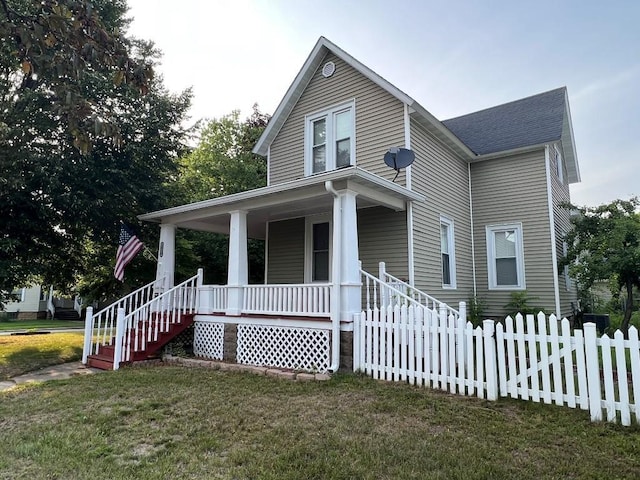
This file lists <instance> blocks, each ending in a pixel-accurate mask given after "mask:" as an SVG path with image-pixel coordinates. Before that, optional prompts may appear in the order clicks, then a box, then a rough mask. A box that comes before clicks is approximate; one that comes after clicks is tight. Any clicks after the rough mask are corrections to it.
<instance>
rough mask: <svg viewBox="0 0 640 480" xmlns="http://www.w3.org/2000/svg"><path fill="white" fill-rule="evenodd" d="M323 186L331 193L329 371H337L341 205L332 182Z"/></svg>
mask: <svg viewBox="0 0 640 480" xmlns="http://www.w3.org/2000/svg"><path fill="white" fill-rule="evenodd" d="M324 188H325V189H326V190H327V192H329V193H331V194H332V195H333V252H332V260H331V280H332V283H333V285H332V287H333V292H332V294H331V340H332V342H331V359H332V362H331V366H330V367H329V371H330V372H332V373H333V372H337V371H338V368H339V367H340V305H341V301H340V284H341V283H342V281H341V278H340V257H341V256H342V205H341V202H340V196H339V195H338V192H337V191H336V189H335V188H333V182H332V181H331V180H327V181H326V182H324Z"/></svg>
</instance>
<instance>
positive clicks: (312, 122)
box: [305, 102, 355, 175]
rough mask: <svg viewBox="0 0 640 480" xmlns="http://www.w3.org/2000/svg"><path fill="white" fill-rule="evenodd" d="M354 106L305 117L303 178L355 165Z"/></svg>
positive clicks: (345, 106)
mask: <svg viewBox="0 0 640 480" xmlns="http://www.w3.org/2000/svg"><path fill="white" fill-rule="evenodd" d="M354 119H355V115H354V103H353V102H349V103H347V104H341V105H338V106H336V107H333V108H331V109H329V110H326V111H323V112H319V113H315V114H313V115H307V117H306V128H305V175H313V174H315V173H322V172H327V171H330V170H335V169H337V168H343V167H349V166H351V165H354V164H355V158H354V157H355V156H354V151H355V138H354V129H355V127H354V124H355V122H354Z"/></svg>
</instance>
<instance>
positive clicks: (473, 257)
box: [467, 163, 478, 298]
mask: <svg viewBox="0 0 640 480" xmlns="http://www.w3.org/2000/svg"><path fill="white" fill-rule="evenodd" d="M467 175H468V177H469V223H470V224H471V273H472V275H473V296H474V298H475V297H476V296H477V295H478V286H477V281H476V242H475V231H474V230H475V229H474V227H475V226H474V223H473V197H472V196H471V164H470V163H467Z"/></svg>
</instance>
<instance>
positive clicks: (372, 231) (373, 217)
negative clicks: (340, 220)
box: [358, 207, 409, 280]
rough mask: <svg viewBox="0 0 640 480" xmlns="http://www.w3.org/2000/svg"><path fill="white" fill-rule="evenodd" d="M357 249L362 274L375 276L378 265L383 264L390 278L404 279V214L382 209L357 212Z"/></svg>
mask: <svg viewBox="0 0 640 480" xmlns="http://www.w3.org/2000/svg"><path fill="white" fill-rule="evenodd" d="M358 249H359V255H360V261H361V262H362V268H363V269H364V270H365V271H367V272H369V273H370V274H372V275H374V276H378V264H379V263H380V262H385V264H386V268H387V271H388V272H389V273H390V274H391V275H393V276H395V277H398V278H400V279H403V280H407V279H408V277H409V268H408V260H407V258H408V255H407V249H408V243H407V212H404V211H400V212H395V211H393V210H389V209H388V208H384V207H372V208H363V209H361V210H358Z"/></svg>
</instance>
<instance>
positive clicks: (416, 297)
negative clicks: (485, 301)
mask: <svg viewBox="0 0 640 480" xmlns="http://www.w3.org/2000/svg"><path fill="white" fill-rule="evenodd" d="M379 273H380V279H381V280H382V281H383V282H384V283H385V284H387V285H388V286H393V287H394V288H395V289H396V290H400V288H398V286H400V287H402V290H404V291H405V292H406V293H405V294H404V296H406V297H410V298H411V299H412V300H413V301H415V302H416V303H418V304H419V305H423V306H425V307H427V308H429V309H432V310H439V309H440V308H441V307H442V305H445V306H446V308H447V310H448V311H449V313H452V314H454V315H455V316H456V317H457V316H458V315H459V314H460V312H458V311H457V310H455V309H453V308H451V307H450V306H449V305H447V304H446V303H444V302H441V301H440V300H438V299H437V298H435V297H432V296H431V295H429V294H427V293H425V292H423V291H422V290H418V289H417V288H416V287H414V286H413V285H410V284H408V283H407V282H405V281H403V280H400V279H399V278H397V277H394V276H393V275H391V274H390V273H389V272H387V271H386V269H385V263H384V262H380V272H379ZM402 290H400V291H402Z"/></svg>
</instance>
